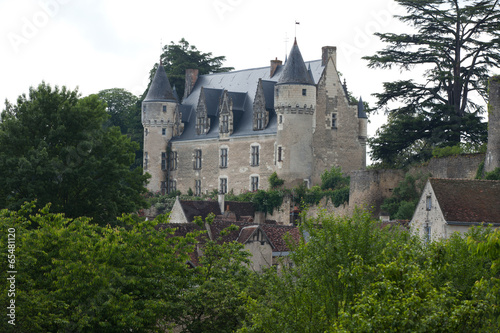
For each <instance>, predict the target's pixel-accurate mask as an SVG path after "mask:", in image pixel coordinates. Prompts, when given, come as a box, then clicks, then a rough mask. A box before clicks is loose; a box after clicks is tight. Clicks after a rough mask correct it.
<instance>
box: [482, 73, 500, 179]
mask: <svg viewBox="0 0 500 333" xmlns="http://www.w3.org/2000/svg"><path fill="white" fill-rule="evenodd" d="M489 92H490V96H489V102H488V145H487V148H486V160H485V161H484V171H485V172H491V171H493V170H495V168H500V76H493V77H491V78H490V80H489Z"/></svg>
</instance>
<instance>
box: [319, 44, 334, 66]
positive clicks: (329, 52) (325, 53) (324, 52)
mask: <svg viewBox="0 0 500 333" xmlns="http://www.w3.org/2000/svg"><path fill="white" fill-rule="evenodd" d="M330 57H332V58H333V64H334V65H335V66H337V47H336V46H323V47H322V48H321V65H323V66H326V63H327V62H328V58H330Z"/></svg>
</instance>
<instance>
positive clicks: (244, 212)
mask: <svg viewBox="0 0 500 333" xmlns="http://www.w3.org/2000/svg"><path fill="white" fill-rule="evenodd" d="M224 206H225V207H224V211H226V210H229V211H231V212H233V213H235V214H236V218H237V219H238V220H239V219H240V218H241V217H242V216H251V217H253V216H254V215H255V208H254V206H253V203H251V202H240V201H225V202H224ZM228 207H229V209H228Z"/></svg>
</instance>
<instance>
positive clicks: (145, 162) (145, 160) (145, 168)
mask: <svg viewBox="0 0 500 333" xmlns="http://www.w3.org/2000/svg"><path fill="white" fill-rule="evenodd" d="M148 162H149V157H148V152H145V153H144V170H147V169H148Z"/></svg>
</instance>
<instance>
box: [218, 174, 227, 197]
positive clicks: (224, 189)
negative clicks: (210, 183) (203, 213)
mask: <svg viewBox="0 0 500 333" xmlns="http://www.w3.org/2000/svg"><path fill="white" fill-rule="evenodd" d="M219 193H220V194H226V193H227V178H221V179H220V186H219Z"/></svg>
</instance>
